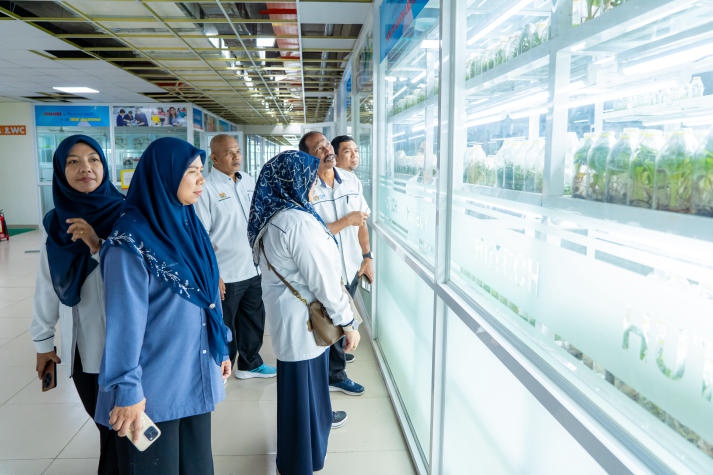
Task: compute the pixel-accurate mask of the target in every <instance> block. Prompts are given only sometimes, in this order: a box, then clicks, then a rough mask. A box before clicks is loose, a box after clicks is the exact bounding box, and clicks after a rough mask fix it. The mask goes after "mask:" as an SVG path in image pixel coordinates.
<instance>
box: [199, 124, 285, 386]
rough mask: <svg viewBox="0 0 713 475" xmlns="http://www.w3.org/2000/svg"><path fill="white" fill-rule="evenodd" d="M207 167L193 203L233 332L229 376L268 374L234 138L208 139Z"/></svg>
mask: <svg viewBox="0 0 713 475" xmlns="http://www.w3.org/2000/svg"><path fill="white" fill-rule="evenodd" d="M210 158H211V160H212V162H213V170H211V171H210V173H208V174H207V175H206V181H205V184H204V185H203V193H202V195H201V197H200V199H199V200H198V202H197V203H196V204H195V209H196V213H197V214H198V217H199V218H200V220H201V221H202V222H203V225H204V226H205V228H206V230H207V231H208V236H210V240H211V242H212V243H213V249H214V250H215V257H216V259H217V261H218V270H219V271H220V297H221V299H222V303H223V320H224V321H225V324H226V325H227V326H228V328H230V331H231V332H232V333H233V340H232V341H231V342H230V344H229V350H230V357H231V359H232V361H233V362H234V364H235V367H236V370H235V377H236V378H238V379H248V378H272V377H274V376H276V374H277V371H276V369H275V367H274V366H270V365H267V364H265V363H263V360H262V358H261V356H260V353H259V352H260V348H261V347H262V338H263V332H264V328H265V308H264V306H263V301H262V289H261V283H260V272H259V271H258V269H257V267H256V266H255V264H253V259H252V250H251V249H250V244H249V243H248V235H247V225H248V215H249V213H250V200H251V199H252V195H253V191H254V190H255V180H254V179H253V177H251V176H250V175H248V174H247V173H245V172H241V171H239V170H240V166H241V165H242V154H241V152H240V146H239V145H238V141H237V140H235V138H234V137H232V136H230V135H227V134H220V135H216V136H215V137H213V139H212V140H211V141H210Z"/></svg>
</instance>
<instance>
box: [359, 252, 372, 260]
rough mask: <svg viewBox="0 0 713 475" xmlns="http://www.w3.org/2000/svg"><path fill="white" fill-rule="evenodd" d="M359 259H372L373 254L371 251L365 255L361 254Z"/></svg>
mask: <svg viewBox="0 0 713 475" xmlns="http://www.w3.org/2000/svg"><path fill="white" fill-rule="evenodd" d="M361 257H362V259H373V258H374V254H372V253H371V251H369V252H367V253H366V254H362V255H361Z"/></svg>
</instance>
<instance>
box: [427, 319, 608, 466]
mask: <svg viewBox="0 0 713 475" xmlns="http://www.w3.org/2000/svg"><path fill="white" fill-rule="evenodd" d="M488 345H491V346H494V345H497V344H496V343H494V342H489V341H486V342H483V341H481V339H480V338H479V337H478V335H477V334H476V333H475V332H473V331H472V330H471V329H470V328H468V327H467V326H466V325H465V324H464V323H463V321H462V320H461V319H460V318H459V317H458V316H456V315H455V314H454V313H453V312H451V311H449V312H448V314H447V321H446V344H445V364H444V368H445V369H444V373H445V375H444V377H445V384H444V388H445V390H444V393H445V394H444V404H443V407H444V411H443V412H444V414H443V453H442V465H441V470H440V472H439V473H463V468H464V467H469V466H470V467H474V468H473V473H527V474H531V475H534V474H552V473H576V474H578V475H585V474H600V473H601V474H603V473H606V472H605V471H604V469H603V468H602V467H600V466H599V465H598V464H597V462H596V461H595V460H594V459H593V458H592V457H591V455H590V454H588V453H587V452H586V451H585V450H584V449H583V448H582V447H581V446H580V445H579V444H577V443H576V442H575V441H574V440H573V439H572V438H571V437H570V436H569V434H568V433H567V431H566V430H565V429H564V428H563V427H562V426H561V425H560V424H559V423H558V422H557V421H556V420H554V419H553V418H552V417H551V416H550V414H549V413H548V412H547V410H546V409H545V408H544V407H543V406H542V405H541V404H540V402H539V401H538V400H537V399H536V398H535V397H534V396H533V395H532V394H530V393H529V392H527V391H524V390H523V388H522V383H521V382H520V381H518V379H517V378H516V377H515V376H514V375H513V374H512V373H511V370H510V369H509V368H508V367H507V366H506V365H505V364H503V362H502V361H500V360H499V359H498V358H497V357H496V356H495V355H494V354H493V350H492V349H491V348H488ZM475 467H477V468H475ZM554 467H560V468H559V469H555V468H554Z"/></svg>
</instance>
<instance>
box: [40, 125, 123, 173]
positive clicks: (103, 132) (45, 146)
mask: <svg viewBox="0 0 713 475" xmlns="http://www.w3.org/2000/svg"><path fill="white" fill-rule="evenodd" d="M76 134H83V135H88V136H89V137H92V138H93V139H94V140H96V141H97V142H98V143H99V145H100V146H101V147H102V149H103V150H104V155H105V156H106V158H107V161H108V162H109V167H111V164H112V160H111V153H110V152H111V149H110V148H108V145H109V128H108V127H37V153H38V156H39V165H40V166H39V179H40V182H48V183H52V173H53V168H52V157H53V156H54V151H55V150H57V147H58V146H59V143H60V142H61V141H62V140H64V139H66V138H67V137H69V136H71V135H76Z"/></svg>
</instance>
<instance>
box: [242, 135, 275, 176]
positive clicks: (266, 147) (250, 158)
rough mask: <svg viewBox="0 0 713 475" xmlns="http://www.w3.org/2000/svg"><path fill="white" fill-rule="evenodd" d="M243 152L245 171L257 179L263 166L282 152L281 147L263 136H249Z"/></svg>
mask: <svg viewBox="0 0 713 475" xmlns="http://www.w3.org/2000/svg"><path fill="white" fill-rule="evenodd" d="M246 145H247V146H246V147H245V150H243V169H244V170H245V171H246V172H248V173H249V174H251V175H253V176H254V177H257V175H258V173H260V168H262V166H263V164H264V163H265V162H267V161H268V160H270V159H271V158H272V157H274V156H275V155H277V154H278V153H279V152H280V149H281V148H280V147H281V146H280V145H279V144H278V143H276V142H274V141H272V140H270V139H268V138H266V137H263V136H262V135H254V134H248V135H247V142H246Z"/></svg>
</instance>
